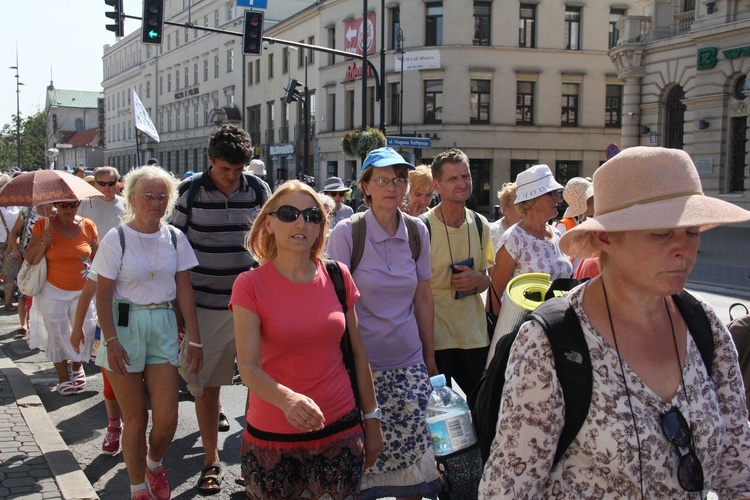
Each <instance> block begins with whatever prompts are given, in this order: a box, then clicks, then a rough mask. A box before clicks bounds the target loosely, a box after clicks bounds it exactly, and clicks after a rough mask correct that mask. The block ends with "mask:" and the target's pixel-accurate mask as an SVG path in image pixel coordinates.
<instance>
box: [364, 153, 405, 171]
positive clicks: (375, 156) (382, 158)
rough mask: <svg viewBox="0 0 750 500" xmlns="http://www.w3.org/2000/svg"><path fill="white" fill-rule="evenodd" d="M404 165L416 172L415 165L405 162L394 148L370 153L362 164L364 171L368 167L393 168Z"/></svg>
mask: <svg viewBox="0 0 750 500" xmlns="http://www.w3.org/2000/svg"><path fill="white" fill-rule="evenodd" d="M395 165H403V166H405V167H406V168H408V169H409V170H414V165H412V164H411V163H409V162H408V161H406V160H404V158H403V156H401V155H400V154H398V153H397V152H396V151H395V150H394V149H393V148H378V149H373V150H372V151H370V154H368V155H367V158H365V161H364V162H363V163H362V171H364V170H367V167H378V168H382V167H393V166H395Z"/></svg>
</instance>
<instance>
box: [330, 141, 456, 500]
mask: <svg viewBox="0 0 750 500" xmlns="http://www.w3.org/2000/svg"><path fill="white" fill-rule="evenodd" d="M413 169H414V166H412V165H411V164H409V163H408V162H406V161H405V160H404V159H403V158H402V157H401V155H399V154H398V153H397V152H396V151H394V150H393V149H391V148H379V149H375V150H373V151H371V152H370V154H369V155H368V156H367V158H366V159H365V161H364V163H363V164H362V175H361V177H360V179H359V186H360V187H361V189H362V194H363V197H364V202H365V204H366V205H367V206H368V207H369V210H367V211H366V212H364V213H357V214H355V215H354V216H352V218H351V219H349V220H344V221H342V222H341V223H339V224H338V225H337V226H336V227H335V228H334V230H333V232H332V233H331V240H330V243H329V247H328V253H329V255H330V257H331V258H333V259H335V260H338V261H339V262H343V263H344V264H345V265H347V266H350V264H351V263H352V251H353V250H354V241H353V236H352V234H353V227H354V226H355V225H360V228H361V224H365V228H364V229H365V242H364V248H363V251H362V258H361V260H360V262H359V264H357V265H356V266H355V268H354V269H352V278H354V282H355V284H356V285H357V288H358V289H359V290H360V293H361V298H360V300H359V302H358V303H357V316H358V318H359V326H360V333H361V336H362V341H363V342H364V344H365V347H366V349H367V354H368V357H369V359H370V365H371V367H372V374H373V379H374V382H375V392H376V394H377V399H378V405H379V406H380V409H381V411H382V422H381V428H382V431H383V452H382V453H381V455H380V457H379V458H378V460H377V461H376V462H375V465H373V466H372V467H370V468H368V469H366V470H365V474H364V476H363V478H362V488H361V491H360V497H359V498H361V499H370V498H380V497H388V496H395V497H398V498H409V497H416V498H422V497H426V498H435V497H436V496H437V494H438V492H439V491H440V490H441V488H442V481H441V480H440V477H439V476H438V473H437V470H436V468H435V455H434V454H433V451H432V445H431V443H430V438H429V434H428V431H427V423H426V420H425V409H426V408H427V401H428V399H429V396H430V391H431V386H430V379H429V376H430V375H436V374H437V367H436V366H435V353H434V348H433V338H432V335H433V313H434V311H433V307H434V306H433V300H432V290H431V289H430V283H429V280H430V276H431V275H432V269H431V265H430V237H429V234H428V232H427V227H426V226H425V225H424V224H423V223H422V221H420V220H418V219H415V218H412V217H410V216H409V215H407V214H404V213H403V212H401V210H400V207H401V203H402V201H403V199H404V195H405V193H406V187H407V184H408V180H407V179H408V172H409V170H413ZM409 226H411V227H409ZM407 227H409V229H407ZM414 230H416V231H417V232H418V236H419V241H420V242H421V244H420V245H419V247H420V248H419V253H418V255H417V256H416V258H414V256H413V254H412V249H411V246H410V234H409V232H410V231H414ZM412 238H413V235H412Z"/></svg>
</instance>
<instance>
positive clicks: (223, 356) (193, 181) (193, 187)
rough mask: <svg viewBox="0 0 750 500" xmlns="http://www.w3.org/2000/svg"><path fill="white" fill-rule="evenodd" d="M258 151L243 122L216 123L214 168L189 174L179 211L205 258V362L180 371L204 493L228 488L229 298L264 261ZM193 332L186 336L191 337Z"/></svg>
mask: <svg viewBox="0 0 750 500" xmlns="http://www.w3.org/2000/svg"><path fill="white" fill-rule="evenodd" d="M252 158H253V145H252V143H251V141H250V136H249V135H248V134H247V132H245V131H244V130H242V129H241V128H239V127H237V126H235V125H222V126H220V127H217V128H215V129H214V131H213V133H212V134H211V137H210V138H209V141H208V163H209V165H210V166H209V169H208V171H206V172H199V173H196V174H195V175H193V176H192V177H190V178H189V179H185V180H184V181H182V183H181V184H180V187H179V198H178V200H177V207H176V208H175V211H174V213H173V215H172V224H173V225H174V226H176V227H178V228H180V229H181V230H182V231H183V232H184V233H185V234H186V235H187V237H188V240H189V241H190V244H191V245H192V246H193V249H194V250H195V255H196V257H198V266H197V267H194V268H193V269H191V270H190V280H191V282H192V284H193V290H194V291H195V303H196V306H197V311H198V324H199V329H200V332H201V343H202V349H203V368H202V369H201V371H200V372H198V373H197V374H194V373H191V372H190V370H189V369H187V367H186V366H185V363H186V358H184V357H181V358H180V374H181V375H182V376H183V378H185V380H186V382H187V384H188V389H189V390H190V392H191V393H192V394H193V396H195V412H196V415H197V417H198V428H199V430H200V433H201V439H202V441H203V450H204V452H205V459H204V461H205V467H204V468H203V471H202V472H201V476H200V479H199V481H198V491H199V492H201V493H217V492H218V491H220V490H221V481H222V470H221V462H220V461H219V450H218V429H219V427H221V430H222V431H228V430H229V422H228V420H227V418H226V416H225V415H223V413H222V414H221V416H220V403H219V396H220V391H221V386H222V385H231V384H232V378H233V377H234V360H235V355H236V348H235V343H234V323H233V320H232V313H231V312H230V311H229V309H228V304H229V298H230V296H231V294H232V285H233V284H234V280H235V279H236V278H237V276H238V275H239V274H240V273H242V272H244V271H247V270H248V269H250V268H251V267H257V265H258V264H257V263H256V262H255V260H253V258H252V256H251V255H250V254H249V253H248V252H247V250H245V248H244V246H243V244H244V239H245V233H246V232H247V231H249V230H250V228H251V227H252V223H253V221H254V220H255V217H256V216H257V214H258V213H259V212H260V209H261V207H262V206H263V204H264V203H265V202H266V200H267V199H268V198H269V197H270V195H271V190H270V188H269V187H268V184H266V183H265V182H264V181H262V180H261V179H259V178H258V177H256V176H254V175H252V174H250V173H245V172H244V170H245V165H247V164H248V163H249V162H250V160H252ZM188 339H189V337H188V335H185V340H184V342H187V341H188ZM186 351H187V349H183V350H181V352H186Z"/></svg>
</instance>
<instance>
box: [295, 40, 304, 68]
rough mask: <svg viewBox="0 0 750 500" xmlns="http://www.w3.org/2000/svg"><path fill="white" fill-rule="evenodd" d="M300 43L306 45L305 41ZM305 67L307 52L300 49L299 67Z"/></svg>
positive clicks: (298, 53) (298, 56)
mask: <svg viewBox="0 0 750 500" xmlns="http://www.w3.org/2000/svg"><path fill="white" fill-rule="evenodd" d="M299 43H305V41H304V40H300V41H299ZM304 65H305V50H304V49H299V50H298V51H297V67H298V68H301V67H302V66H304Z"/></svg>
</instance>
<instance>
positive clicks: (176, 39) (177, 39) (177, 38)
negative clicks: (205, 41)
mask: <svg viewBox="0 0 750 500" xmlns="http://www.w3.org/2000/svg"><path fill="white" fill-rule="evenodd" d="M174 46H175V48H177V47H179V46H180V32H179V31H175V33H174Z"/></svg>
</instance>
